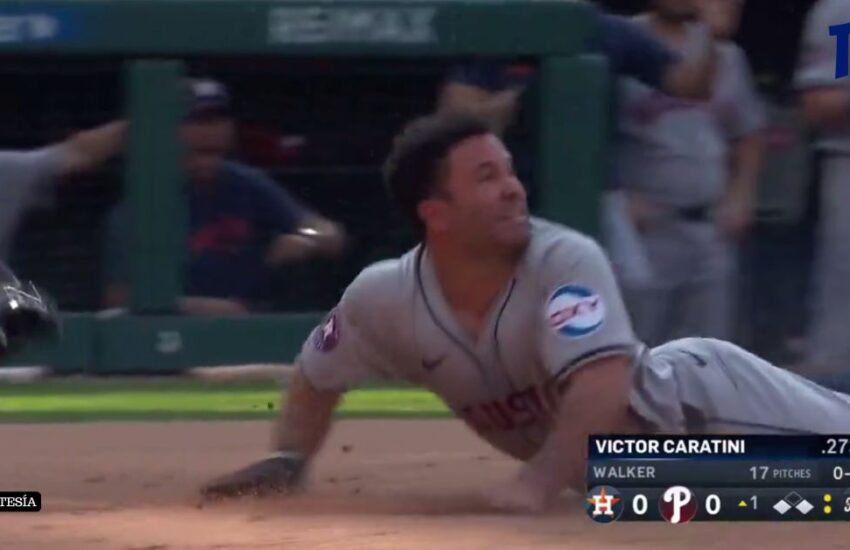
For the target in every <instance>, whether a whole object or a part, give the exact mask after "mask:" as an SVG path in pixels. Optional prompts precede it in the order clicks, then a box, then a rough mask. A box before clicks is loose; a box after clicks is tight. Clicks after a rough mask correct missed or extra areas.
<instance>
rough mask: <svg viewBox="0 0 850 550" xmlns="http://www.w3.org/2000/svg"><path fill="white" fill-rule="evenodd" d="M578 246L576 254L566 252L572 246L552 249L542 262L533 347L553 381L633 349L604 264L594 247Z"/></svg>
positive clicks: (589, 244)
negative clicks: (538, 324)
mask: <svg viewBox="0 0 850 550" xmlns="http://www.w3.org/2000/svg"><path fill="white" fill-rule="evenodd" d="M579 242H583V243H584V245H583V246H582V247H581V248H582V250H581V251H580V252H579V253H578V254H576V252H575V250H569V248H575V244H574V243H558V244H557V245H555V246H554V247H553V249H552V250H551V251H549V254H548V258H547V259H546V261H545V262H544V270H545V273H544V275H543V283H544V288H543V292H544V296H543V299H542V303H541V305H540V321H541V323H542V326H541V327H540V329H539V330H538V334H539V338H540V341H539V346H540V349H541V356H542V359H543V364H544V366H545V367H546V369H547V370H548V371H549V373H550V374H552V375H553V376H554V377H556V378H559V379H562V378H565V377H567V376H568V375H569V374H571V373H572V372H574V371H575V370H576V369H578V368H580V367H582V366H584V365H587V364H588V363H591V362H593V361H595V360H597V359H601V358H603V357H606V356H612V355H631V354H633V353H635V352H636V350H637V349H638V347H639V345H638V341H637V339H636V338H635V336H634V332H633V330H632V324H631V321H630V319H629V316H628V314H627V312H626V307H625V305H624V303H623V299H622V296H621V294H620V291H619V289H618V287H617V283H616V281H615V279H614V274H613V271H612V269H611V265H610V262H609V261H608V259H607V257H606V256H605V254H604V253H603V251H602V249H601V248H600V246H599V245H598V244H597V243H596V242H595V241H593V240H591V239H589V238H588V239H586V240H585V241H579Z"/></svg>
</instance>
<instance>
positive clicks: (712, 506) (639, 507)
mask: <svg viewBox="0 0 850 550" xmlns="http://www.w3.org/2000/svg"><path fill="white" fill-rule="evenodd" d="M647 510H649V499H648V498H646V495H644V494H643V493H638V494H636V495H635V496H634V498H633V499H632V511H633V512H634V513H635V515H636V516H642V515H644V514H646V511H647ZM705 511H706V513H708V515H709V516H716V515H717V514H719V513H720V497H719V496H717V495H715V494H713V493H712V494H710V495H708V496H707V497H705Z"/></svg>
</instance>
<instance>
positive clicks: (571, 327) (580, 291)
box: [546, 285, 605, 338]
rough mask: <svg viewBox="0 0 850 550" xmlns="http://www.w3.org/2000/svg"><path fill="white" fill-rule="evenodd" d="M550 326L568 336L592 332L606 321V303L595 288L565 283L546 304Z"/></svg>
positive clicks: (577, 336) (584, 334) (574, 336)
mask: <svg viewBox="0 0 850 550" xmlns="http://www.w3.org/2000/svg"><path fill="white" fill-rule="evenodd" d="M546 317H547V319H548V320H549V326H551V327H552V330H554V331H555V332H556V333H558V334H560V335H562V336H566V337H568V338H579V337H581V336H586V335H588V334H591V333H592V332H594V331H595V330H596V329H598V328H599V327H600V326H602V323H603V322H604V321H605V303H604V302H603V300H602V296H600V295H599V294H597V293H596V292H594V291H593V290H591V289H589V288H587V287H583V286H577V285H565V286H562V287H560V288H559V289H558V290H556V291H555V292H554V293H553V294H552V297H551V298H549V302H548V304H547V305H546Z"/></svg>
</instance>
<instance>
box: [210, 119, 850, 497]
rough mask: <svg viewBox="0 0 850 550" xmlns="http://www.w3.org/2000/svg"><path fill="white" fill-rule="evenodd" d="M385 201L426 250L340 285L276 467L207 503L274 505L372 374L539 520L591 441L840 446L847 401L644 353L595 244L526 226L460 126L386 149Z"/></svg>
mask: <svg viewBox="0 0 850 550" xmlns="http://www.w3.org/2000/svg"><path fill="white" fill-rule="evenodd" d="M385 174H386V180H387V185H388V188H389V189H390V192H391V194H392V196H393V198H394V200H395V202H396V204H397V206H398V207H399V209H400V210H401V211H402V212H403V213H404V214H405V215H406V216H407V217H408V218H409V219H410V221H411V222H412V223H413V224H414V226H415V229H416V230H417V234H418V235H419V236H420V237H421V244H419V245H418V246H416V247H415V248H414V249H412V250H411V251H409V252H408V253H406V254H404V255H403V256H402V257H400V258H397V259H392V260H386V261H382V262H378V263H376V264H373V265H371V266H369V267H367V268H366V269H364V270H363V271H362V272H361V273H360V275H359V276H358V277H357V278H356V279H355V280H354V281H353V282H352V283H351V284H350V285H349V287H348V288H347V289H346V291H345V293H344V294H343V296H342V299H341V300H340V302H339V304H338V305H337V307H336V308H335V309H334V310H333V311H332V312H331V313H330V314H329V315H328V316H327V318H326V319H325V320H324V321H323V322H322V323H321V324H320V326H318V327H316V329H315V330H314V331H313V333H312V334H311V335H310V337H309V338H308V340H307V341H306V342H305V343H304V346H303V348H302V350H301V353H300V354H299V356H298V357H297V359H296V367H297V368H296V373H295V375H294V378H293V380H292V381H291V382H290V384H289V388H288V395H287V399H286V404H285V406H284V407H283V408H282V413H281V416H280V417H279V420H278V423H277V425H276V428H275V433H274V436H275V453H274V455H273V456H272V457H270V458H267V459H265V460H262V461H259V462H256V463H254V464H251V465H249V466H247V467H246V468H243V469H241V470H238V471H236V472H234V473H232V474H229V475H226V476H224V477H222V478H220V479H217V480H213V481H212V482H210V483H209V484H208V485H206V486H205V487H204V488H203V489H202V494H203V496H204V497H206V498H212V499H215V498H222V497H234V496H240V495H258V494H267V493H274V492H287V491H290V490H292V489H294V488H296V487H298V486H299V483H300V481H301V480H302V478H303V473H304V469H305V467H306V466H307V465H308V464H309V463H310V461H311V460H312V459H313V458H314V457H315V455H316V453H317V452H318V451H319V449H320V447H321V445H322V442H323V441H324V439H325V437H326V435H327V433H328V430H329V429H330V423H331V418H332V414H333V411H334V408H335V407H336V405H337V404H338V403H339V401H340V398H341V396H342V395H343V393H344V392H345V391H347V390H349V389H350V388H352V387H355V386H356V385H357V384H359V383H361V382H363V381H365V380H367V379H369V378H370V377H378V376H381V377H387V378H390V379H396V380H404V381H406V382H408V383H412V384H415V385H419V386H422V387H425V388H428V389H430V390H432V391H433V392H435V393H436V394H438V395H439V396H440V397H441V398H442V399H443V400H444V401H445V402H446V404H447V405H448V407H449V408H450V409H451V410H452V411H453V413H454V414H455V415H456V416H457V417H458V418H461V419H463V420H464V421H465V422H466V423H467V424H468V425H469V426H470V427H471V428H472V429H473V430H474V431H475V432H476V433H477V434H478V435H479V436H480V437H482V438H483V439H485V440H486V441H487V442H488V443H490V444H491V445H492V446H494V447H495V448H497V449H499V450H501V451H502V452H504V453H506V454H508V455H510V456H512V457H514V458H516V459H518V460H521V461H523V463H524V464H523V465H522V467H521V468H520V470H519V472H518V473H517V475H516V476H515V477H513V478H512V479H510V480H508V481H507V482H505V483H504V484H503V485H501V486H499V487H496V488H494V489H493V490H491V491H490V492H489V502H490V503H491V504H492V505H493V506H495V507H497V508H500V509H507V510H514V511H537V510H541V509H543V508H544V507H546V505H547V504H548V503H549V502H550V501H551V500H552V499H553V498H554V497H556V496H557V495H558V494H559V493H560V492H561V491H562V490H563V489H565V488H566V487H567V486H572V487H574V488H576V489H578V490H580V491H582V492H583V490H584V477H585V456H586V450H587V449H586V444H587V439H588V435H589V434H605V433H640V432H662V433H664V432H667V433H669V432H673V433H681V432H690V433H806V432H820V433H839V432H841V431H842V430H846V429H847V426H848V425H850V396H845V395H842V394H838V393H835V392H832V391H830V390H827V389H824V388H822V387H819V386H817V385H815V384H813V383H811V382H809V381H807V380H805V379H803V378H801V377H798V376H796V375H794V374H792V373H790V372H788V371H785V370H782V369H779V368H777V367H774V366H772V365H770V364H769V363H767V362H766V361H764V360H762V359H760V358H759V357H756V356H755V355H752V354H750V353H748V352H746V351H744V350H743V349H741V348H739V347H737V346H734V345H732V344H729V343H727V342H723V341H720V340H713V339H701V338H689V339H685V340H678V341H674V342H671V343H669V344H666V345H663V346H660V347H657V348H654V349H651V350H649V349H647V348H646V347H645V346H644V345H643V344H642V343H641V342H640V340H639V339H637V338H636V337H635V335H634V334H633V332H632V328H631V324H630V321H629V316H628V315H627V313H626V309H625V306H624V305H623V301H622V299H621V297H620V293H619V290H618V288H617V284H616V282H615V279H614V275H613V272H612V270H611V267H610V265H609V263H608V261H607V258H606V257H605V255H604V254H603V252H602V250H601V248H600V247H599V246H598V245H597V244H596V242H594V241H593V240H592V239H591V238H589V237H587V236H584V235H581V234H579V233H577V232H575V231H572V230H570V229H568V228H566V227H563V226H560V225H556V224H552V223H548V222H545V221H543V220H540V219H535V218H532V217H530V216H529V213H528V205H527V201H526V194H525V190H524V188H523V185H522V183H521V182H520V181H519V180H518V179H517V177H516V174H515V172H514V170H513V167H512V164H511V157H510V154H509V153H508V151H507V149H506V148H505V146H504V144H503V142H502V141H501V140H500V139H499V137H498V136H497V135H496V134H494V133H493V132H492V131H491V130H490V129H489V128H488V126H487V125H486V124H484V123H482V122H481V121H479V120H476V119H474V118H469V117H466V116H439V115H438V116H435V117H429V118H426V119H422V120H418V121H416V122H414V123H413V124H411V125H410V126H408V127H407V128H406V129H405V131H404V132H403V133H402V134H401V135H400V137H399V138H397V140H396V142H395V147H394V149H393V152H392V153H391V155H390V157H389V159H388V162H387V165H386V171H385Z"/></svg>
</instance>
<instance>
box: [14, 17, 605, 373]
mask: <svg viewBox="0 0 850 550" xmlns="http://www.w3.org/2000/svg"><path fill="white" fill-rule="evenodd" d="M0 29H3V35H4V39H3V40H0V55H9V54H14V55H26V54H36V55H51V56H53V55H55V56H63V55H77V56H79V55H89V54H91V55H103V54H108V55H118V56H121V57H122V58H123V59H125V60H126V74H125V88H126V107H127V111H128V112H127V115H128V116H129V118H130V120H131V123H132V124H131V132H130V142H129V150H128V151H127V162H126V173H125V192H126V193H127V194H128V198H129V199H130V204H131V217H132V226H133V229H132V239H131V247H132V250H131V251H130V253H131V257H132V258H133V261H132V265H131V268H132V274H131V284H132V286H133V303H132V307H131V309H130V311H129V312H128V313H127V314H123V315H117V316H107V315H104V314H97V313H94V312H93V313H91V314H74V315H67V316H65V333H64V338H63V339H62V340H61V342H58V343H56V344H53V345H50V346H41V347H38V348H33V349H28V350H25V351H24V352H23V353H22V354H21V355H20V356H18V357H15V358H12V360H10V361H9V364H15V365H25V364H38V365H48V366H52V367H53V368H54V369H56V370H58V371H60V372H68V373H70V372H99V373H109V372H118V371H120V372H145V371H150V372H153V371H179V370H181V369H185V368H189V367H192V366H212V365H226V364H244V363H253V362H289V361H291V360H292V358H293V357H294V355H295V354H296V353H297V351H298V349H299V347H300V345H301V343H302V342H303V340H304V338H305V336H306V335H307V334H308V333H309V331H310V330H311V328H312V327H313V326H314V324H315V323H316V322H317V320H318V319H320V317H321V315H322V312H308V313H304V314H297V315H293V314H287V315H252V316H250V317H245V318H227V319H216V318H203V319H201V318H194V317H193V318H188V317H181V316H178V315H176V314H174V305H175V299H176V297H177V296H178V295H179V292H180V288H181V284H182V283H181V273H180V265H181V257H182V256H181V254H182V250H183V243H184V242H185V241H184V236H185V221H184V218H185V205H184V204H182V203H181V197H180V193H179V192H178V191H179V189H180V185H181V184H182V180H181V175H180V168H179V158H180V149H179V143H178V139H177V133H176V131H175V128H176V125H177V123H178V120H179V117H180V114H181V109H182V105H181V98H180V96H179V94H178V83H179V80H180V78H181V76H182V74H183V63H182V61H181V59H182V58H183V57H185V56H190V55H195V54H217V55H234V56H238V55H279V56H323V57H326V56H333V57H343V58H352V57H367V56H379V57H409V58H424V57H446V58H451V57H461V56H471V55H475V56H481V57H485V56H491V57H505V58H512V57H520V56H521V57H524V58H536V59H537V60H538V61H539V67H540V78H539V101H538V102H537V113H536V117H537V121H536V123H537V124H536V127H537V129H538V132H539V135H538V136H537V143H538V151H537V152H538V160H537V162H538V166H537V170H536V173H537V174H538V176H537V180H538V182H539V191H538V193H539V195H538V203H539V204H540V207H539V208H538V209H537V212H536V213H537V214H539V215H542V216H544V217H547V218H550V219H553V220H557V221H561V222H564V223H567V224H569V225H571V226H573V227H576V228H578V229H581V230H584V231H588V232H591V233H593V232H595V230H596V226H595V223H596V218H597V215H596V214H597V204H598V190H599V189H600V188H601V186H602V183H603V179H604V177H605V172H604V160H605V144H606V138H607V135H606V129H607V127H608V126H607V125H608V123H607V114H608V113H607V111H608V105H607V97H608V96H607V82H606V81H607V78H608V73H607V66H606V62H605V60H604V58H602V57H601V56H599V55H597V54H594V53H593V52H587V51H586V50H585V44H586V39H587V38H588V37H589V36H590V35H591V33H593V32H595V29H594V28H593V25H592V19H591V12H590V8H589V6H587V5H585V4H584V3H582V2H572V1H563V0H553V1H546V0H541V1H535V2H528V1H527V0H503V1H486V0H473V1H467V2H462V1H450V0H445V1H418V0H407V1H396V2H371V1H359V0H338V1H314V2H298V1H285V2H273V1H238V0H231V1H228V0H211V1H205V0H144V1H138V0H64V1H54V2H39V1H27V2H6V3H3V5H2V6H0Z"/></svg>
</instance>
